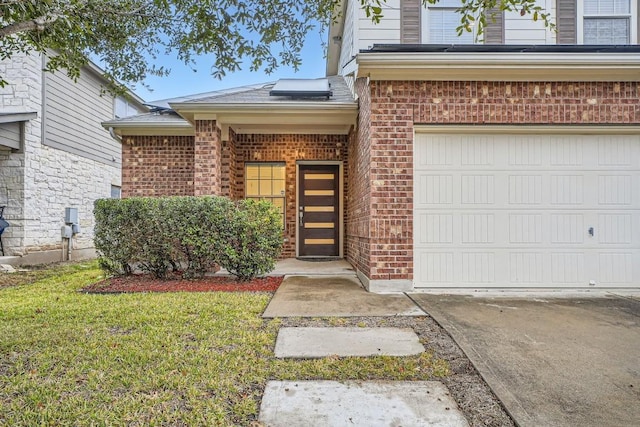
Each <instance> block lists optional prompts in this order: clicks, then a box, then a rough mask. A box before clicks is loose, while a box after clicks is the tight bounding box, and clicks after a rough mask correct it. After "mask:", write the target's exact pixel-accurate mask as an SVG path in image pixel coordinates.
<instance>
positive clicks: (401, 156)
mask: <svg viewBox="0 0 640 427" xmlns="http://www.w3.org/2000/svg"><path fill="white" fill-rule="evenodd" d="M363 81H364V80H361V81H359V82H358V83H357V84H358V85H362V84H364V83H363ZM367 92H368V93H369V94H370V96H371V101H370V116H369V119H368V120H367V117H366V114H363V111H362V110H363V105H365V106H366V105H367V104H369V103H368V102H366V98H365V97H364V96H363V95H361V98H360V102H361V113H360V115H361V123H360V126H359V136H358V138H357V143H358V147H357V148H354V149H353V150H354V151H356V152H360V151H363V150H364V151H366V150H367V149H369V147H368V146H367V144H370V151H371V169H370V181H371V201H370V206H371V218H370V223H369V234H370V242H369V244H368V246H369V249H370V259H369V260H368V264H369V267H370V275H368V277H369V278H370V279H373V280H389V279H407V280H411V279H412V278H413V212H412V210H413V131H414V129H413V127H414V124H425V125H429V124H473V125H483V124H494V125H513V124H520V125H534V124H542V125H543V124H554V125H580V124H594V125H596V124H605V125H606V124H618V125H621V124H640V83H638V82H610V83H595V82H577V83H576V82H559V83H558V82H552V83H549V82H529V83H528V82H428V81H372V82H370V84H369V90H368V91H367ZM363 122H364V123H363ZM367 122H368V125H367ZM367 127H368V128H369V130H368V132H370V140H369V141H367V138H366V137H365V136H363V135H366V132H367ZM354 171H355V169H354ZM355 173H357V172H355ZM360 173H366V169H363V170H362V171H361V172H360ZM360 178H361V177H360V176H353V175H352V176H351V179H352V180H354V181H357V180H359V179H360ZM351 229H352V228H351ZM350 233H351V232H350ZM365 246H366V245H365ZM351 253H355V252H354V251H352V252H351ZM350 256H353V255H350ZM357 265H360V261H358V264H357ZM362 271H366V270H362Z"/></svg>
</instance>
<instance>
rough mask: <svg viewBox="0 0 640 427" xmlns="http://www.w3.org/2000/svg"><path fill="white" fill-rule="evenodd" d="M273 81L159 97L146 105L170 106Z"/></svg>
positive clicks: (248, 88) (255, 86)
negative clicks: (170, 104) (173, 96)
mask: <svg viewBox="0 0 640 427" xmlns="http://www.w3.org/2000/svg"><path fill="white" fill-rule="evenodd" d="M274 83H275V82H269V83H259V84H254V85H246V86H237V87H232V88H228V89H220V90H212V91H209V92H202V93H196V94H193V95H185V96H178V97H176V98H167V99H159V100H157V101H151V102H147V103H146V105H150V106H153V107H160V108H171V107H169V103H174V102H187V101H192V100H197V99H202V98H212V97H216V96H220V95H226V94H231V93H236V92H244V91H247V90H252V89H259V88H262V87H264V86H265V85H273V84H274Z"/></svg>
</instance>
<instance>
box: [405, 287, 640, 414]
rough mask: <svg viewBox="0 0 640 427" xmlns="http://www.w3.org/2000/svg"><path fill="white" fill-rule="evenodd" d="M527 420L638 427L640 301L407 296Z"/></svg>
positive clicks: (511, 409) (508, 406)
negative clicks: (447, 335)
mask: <svg viewBox="0 0 640 427" xmlns="http://www.w3.org/2000/svg"><path fill="white" fill-rule="evenodd" d="M411 296H412V297H413V299H414V300H416V301H417V302H418V304H419V305H420V306H421V307H422V308H423V309H424V310H425V311H427V312H428V313H429V314H430V315H431V316H433V317H434V318H435V319H436V321H437V322H438V323H440V324H441V325H442V326H443V327H444V328H445V329H446V330H447V331H448V332H449V333H450V334H451V336H452V337H453V338H454V340H455V341H456V342H457V343H458V345H460V347H461V348H462V349H463V350H464V352H465V353H466V354H467V356H468V357H469V359H471V361H472V362H473V364H474V366H475V367H476V368H477V369H478V371H479V372H480V374H481V375H482V376H483V377H484V378H485V380H486V381H487V383H488V384H489V386H490V387H491V388H492V390H493V391H494V392H495V394H496V395H497V396H498V398H499V399H500V400H501V401H502V402H503V404H504V405H505V407H506V409H507V410H508V411H509V413H510V414H511V415H512V417H513V418H514V419H515V420H516V422H517V423H518V424H519V425H520V426H523V427H527V426H567V427H568V426H583V427H589V426H593V427H603V426H612V427H613V426H616V427H623V426H637V425H639V420H640V301H639V300H638V299H634V298H623V297H608V298H572V299H559V298H542V297H537V298H484V297H470V296H451V295H449V296H446V295H444V296H443V295H429V294H412V295H411Z"/></svg>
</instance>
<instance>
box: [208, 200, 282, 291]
mask: <svg viewBox="0 0 640 427" xmlns="http://www.w3.org/2000/svg"><path fill="white" fill-rule="evenodd" d="M236 208H237V210H236V212H235V215H232V216H230V217H229V223H228V226H227V227H226V228H225V230H224V235H223V236H224V241H223V243H224V249H223V252H222V254H221V257H220V261H219V262H220V265H221V266H222V267H224V268H225V269H226V270H227V271H229V272H230V273H231V274H233V275H235V276H237V277H238V278H240V279H243V280H247V279H251V278H253V277H256V276H259V275H262V274H265V273H268V272H269V271H271V270H273V268H274V267H275V261H276V259H277V258H278V255H280V250H281V249H282V216H281V215H280V213H279V212H278V211H277V210H276V209H275V208H274V207H273V205H271V204H270V203H269V202H265V201H255V200H241V201H239V202H237V203H236Z"/></svg>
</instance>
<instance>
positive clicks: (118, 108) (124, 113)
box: [114, 96, 140, 119]
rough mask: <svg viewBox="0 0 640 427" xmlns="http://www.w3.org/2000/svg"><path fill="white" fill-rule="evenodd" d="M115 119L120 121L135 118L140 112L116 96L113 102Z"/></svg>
mask: <svg viewBox="0 0 640 427" xmlns="http://www.w3.org/2000/svg"><path fill="white" fill-rule="evenodd" d="M114 103H115V108H114V109H115V117H116V118H118V119H121V118H123V117H129V116H135V115H137V114H140V110H138V108H136V107H135V106H134V105H133V104H131V103H130V102H129V101H127V100H126V99H125V98H123V97H122V96H118V97H117V98H116V99H115V101H114Z"/></svg>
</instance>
